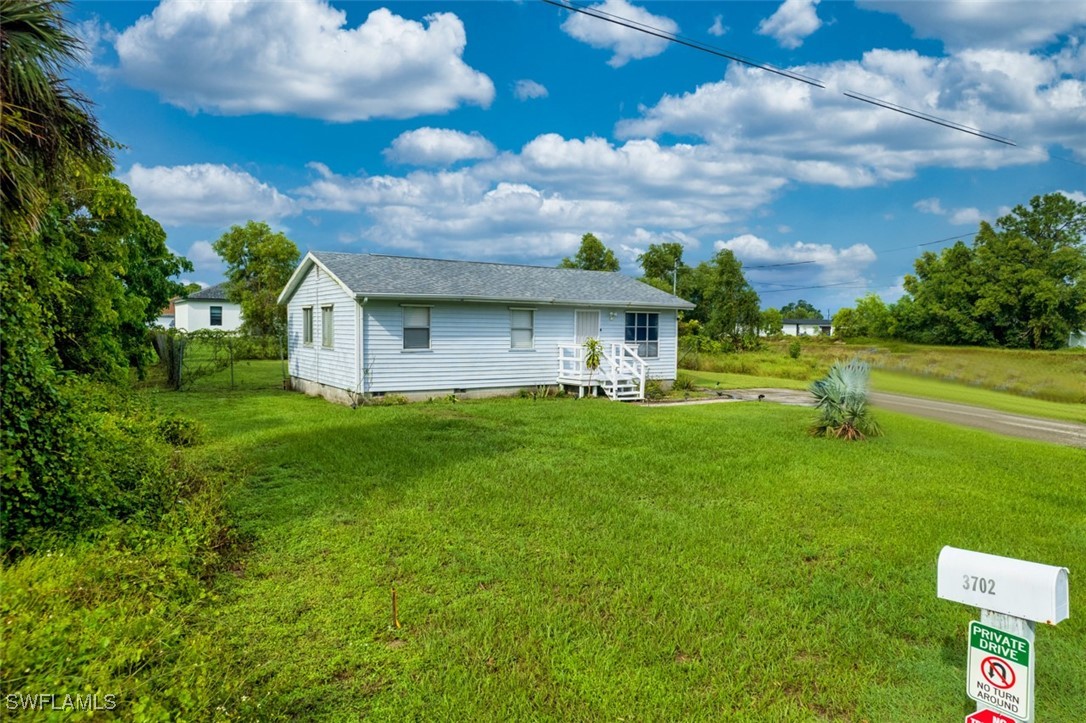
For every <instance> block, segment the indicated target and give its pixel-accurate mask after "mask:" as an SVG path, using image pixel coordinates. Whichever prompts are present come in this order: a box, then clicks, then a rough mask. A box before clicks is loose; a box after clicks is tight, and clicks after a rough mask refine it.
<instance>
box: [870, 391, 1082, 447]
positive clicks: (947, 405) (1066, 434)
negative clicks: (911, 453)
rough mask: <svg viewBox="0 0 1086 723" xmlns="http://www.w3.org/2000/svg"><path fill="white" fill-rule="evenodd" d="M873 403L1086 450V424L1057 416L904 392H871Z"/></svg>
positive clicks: (913, 413) (943, 420) (944, 420)
mask: <svg viewBox="0 0 1086 723" xmlns="http://www.w3.org/2000/svg"><path fill="white" fill-rule="evenodd" d="M871 402H872V405H873V406H876V407H882V408H883V409H889V410H891V411H894V412H904V413H905V414H912V415H915V416H917V417H927V418H929V419H938V420H939V421H941V422H951V423H952V424H960V425H962V426H964V427H976V428H978V429H986V430H988V431H989V432H996V433H998V434H1006V435H1008V436H1011V437H1024V438H1025V439H1036V440H1039V441H1041V442H1053V443H1054V444H1063V445H1066V446H1068V447H1079V448H1081V449H1086V424H1077V423H1075V422H1063V421H1059V420H1056V419H1041V418H1038V417H1025V416H1022V415H1021V414H1010V413H1008V412H1000V411H997V410H994V409H985V408H983V407H973V406H970V405H968V404H956V403H954V402H937V401H935V400H932V399H920V398H918V397H906V396H903V395H901V394H886V393H884V392H871Z"/></svg>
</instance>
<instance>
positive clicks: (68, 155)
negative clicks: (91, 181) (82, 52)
mask: <svg viewBox="0 0 1086 723" xmlns="http://www.w3.org/2000/svg"><path fill="white" fill-rule="evenodd" d="M64 4H65V3H61V2H49V1H46V2H42V1H35V0H4V2H3V3H0V208H2V209H3V210H2V217H3V236H4V238H5V240H8V239H11V238H12V237H13V236H14V235H16V234H17V233H18V230H17V228H16V226H17V225H20V224H23V225H25V226H26V227H27V228H29V229H34V228H36V226H37V221H38V219H39V218H40V215H41V214H42V213H43V212H44V209H45V206H46V205H47V204H48V201H49V198H50V194H51V193H52V192H53V191H55V190H57V189H58V188H60V187H61V186H63V184H64V182H65V181H66V179H67V178H68V176H69V174H70V171H71V169H72V167H73V164H77V165H80V166H85V165H91V166H93V167H95V168H96V169H97V170H99V171H101V170H105V169H106V167H107V165H108V163H109V149H110V146H111V142H110V141H109V139H108V138H107V137H106V136H105V135H104V134H103V133H102V131H101V130H100V129H99V127H98V122H97V120H96V119H95V118H94V116H93V115H92V114H91V112H90V108H89V103H88V102H87V100H86V99H85V98H83V97H82V96H81V95H80V94H78V93H76V92H75V91H74V90H72V88H71V87H70V86H69V85H68V84H67V82H66V81H65V80H64V78H63V74H64V71H65V70H66V69H67V68H69V67H70V66H71V65H73V64H74V63H75V61H76V57H77V53H78V50H79V49H80V44H79V41H78V40H76V39H75V37H74V36H72V35H71V34H69V33H68V32H67V31H66V30H65V28H64V17H63V6H64Z"/></svg>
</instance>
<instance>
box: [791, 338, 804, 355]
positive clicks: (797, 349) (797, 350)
mask: <svg viewBox="0 0 1086 723" xmlns="http://www.w3.org/2000/svg"><path fill="white" fill-rule="evenodd" d="M801 353H803V345H802V344H800V343H799V339H793V340H792V343H791V344H789V345H788V356H790V357H792V358H793V359H799V355H800V354H801Z"/></svg>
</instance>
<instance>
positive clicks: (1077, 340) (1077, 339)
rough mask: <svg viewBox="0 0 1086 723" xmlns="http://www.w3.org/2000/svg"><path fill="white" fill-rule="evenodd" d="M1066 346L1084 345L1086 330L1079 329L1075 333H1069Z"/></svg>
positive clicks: (1085, 342)
mask: <svg viewBox="0 0 1086 723" xmlns="http://www.w3.org/2000/svg"><path fill="white" fill-rule="evenodd" d="M1067 346H1069V347H1072V348H1077V347H1086V331H1080V332H1078V333H1077V334H1071V336H1070V337H1069V338H1068V339H1067Z"/></svg>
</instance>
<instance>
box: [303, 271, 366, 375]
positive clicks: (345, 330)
mask: <svg viewBox="0 0 1086 723" xmlns="http://www.w3.org/2000/svg"><path fill="white" fill-rule="evenodd" d="M328 305H331V306H332V316H333V326H334V333H333V339H332V348H331V349H326V348H325V347H324V346H323V345H322V343H321V341H322V338H323V334H322V329H321V324H322V319H323V314H321V307H324V306H328ZM306 306H310V307H312V308H313V342H312V343H311V344H305V343H303V342H302V309H303V308H304V307H306ZM356 308H357V303H356V302H355V300H354V299H353V298H352V297H351V296H350V295H348V294H347V292H346V291H344V290H343V287H341V286H340V285H339V284H337V283H336V282H335V281H334V280H333V279H332V278H331V277H330V276H328V274H326V273H325V272H324V271H323V270H322V269H321V268H320V267H319V266H316V265H314V266H313V267H312V268H310V270H309V273H307V274H306V277H305V279H304V280H303V281H302V282H301V284H299V285H298V289H297V290H296V291H295V292H294V296H293V297H291V299H290V301H289V302H288V303H287V348H288V350H289V353H290V375H291V376H293V377H299V378H301V379H308V380H310V381H313V382H318V383H320V384H327V385H329V386H333V387H338V388H339V389H348V390H351V391H355V390H356V387H357V386H358V381H357V369H356V366H355V356H356V355H355V352H356V349H357V347H358V342H357V340H356V338H355V309H356Z"/></svg>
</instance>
